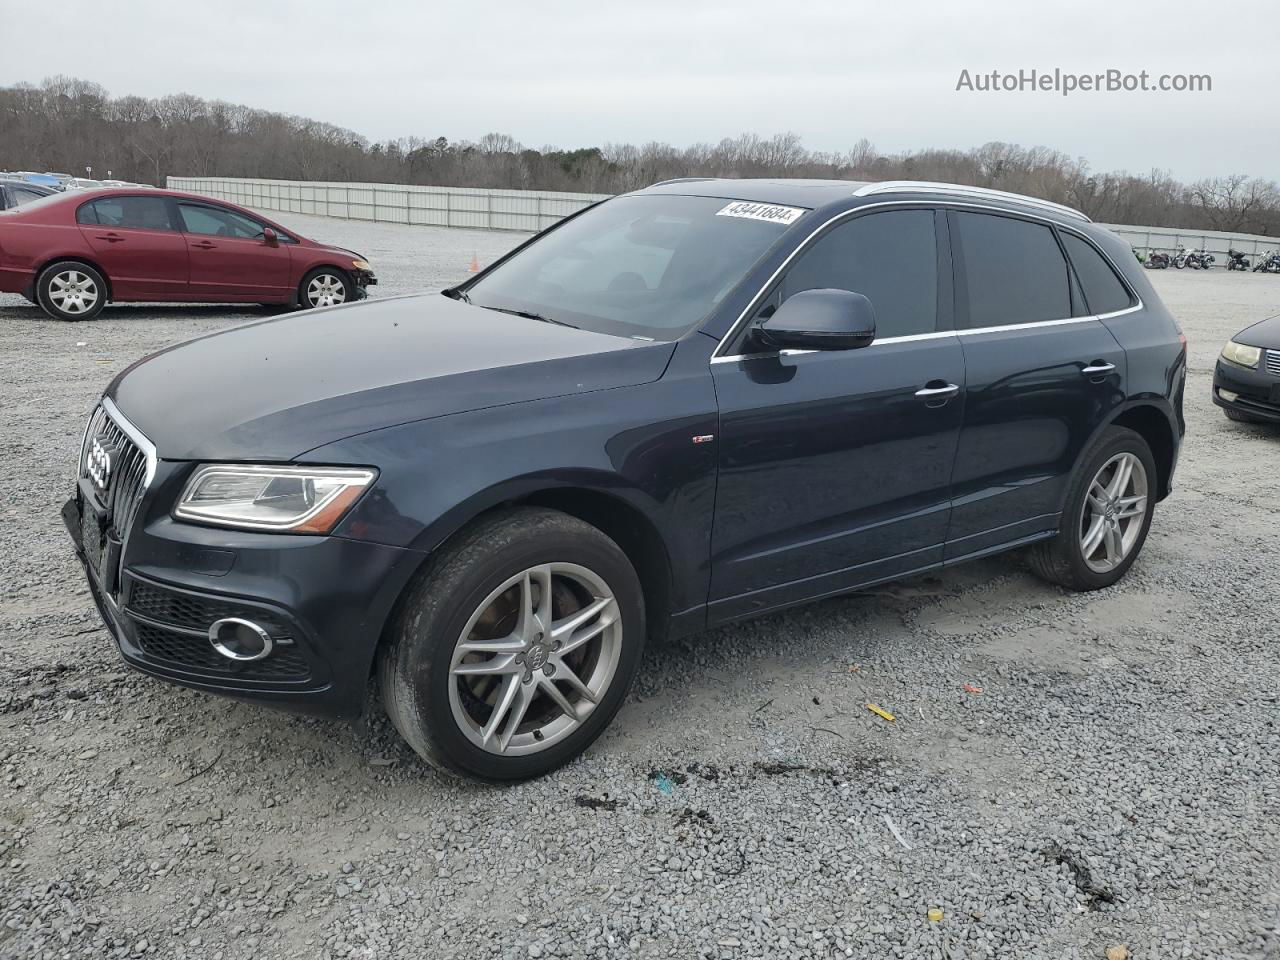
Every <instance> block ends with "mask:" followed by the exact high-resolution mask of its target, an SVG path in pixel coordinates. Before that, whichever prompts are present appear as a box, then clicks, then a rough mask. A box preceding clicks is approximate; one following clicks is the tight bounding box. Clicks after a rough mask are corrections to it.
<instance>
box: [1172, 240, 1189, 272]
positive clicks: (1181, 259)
mask: <svg viewBox="0 0 1280 960" xmlns="http://www.w3.org/2000/svg"><path fill="white" fill-rule="evenodd" d="M1170 262H1171V263H1172V264H1173V266H1174V268H1175V269H1177V270H1181V269H1182V268H1183V267H1185V266H1186V265H1187V248H1186V247H1184V246H1183V245H1182V244H1178V249H1177V250H1175V251H1174V254H1173V260H1172V261H1170Z"/></svg>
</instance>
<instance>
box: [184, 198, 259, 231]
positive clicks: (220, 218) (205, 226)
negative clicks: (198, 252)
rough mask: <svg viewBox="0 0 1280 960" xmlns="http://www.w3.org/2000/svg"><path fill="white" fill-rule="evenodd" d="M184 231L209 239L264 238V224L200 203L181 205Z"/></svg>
mask: <svg viewBox="0 0 1280 960" xmlns="http://www.w3.org/2000/svg"><path fill="white" fill-rule="evenodd" d="M178 210H179V211H180V212H181V214H182V224H183V227H182V229H183V230H185V231H186V232H187V233H198V234H201V235H203V236H207V237H240V238H242V239H246V240H253V239H256V238H257V237H261V236H262V224H260V223H259V222H258V221H256V220H250V219H249V218H248V217H244V216H241V215H240V214H238V213H235V212H233V211H231V210H225V209H223V208H222V207H207V206H205V205H203V204H198V203H180V204H178Z"/></svg>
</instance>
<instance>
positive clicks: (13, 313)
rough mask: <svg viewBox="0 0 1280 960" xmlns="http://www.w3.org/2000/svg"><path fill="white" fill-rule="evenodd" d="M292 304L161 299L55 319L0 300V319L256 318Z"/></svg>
mask: <svg viewBox="0 0 1280 960" xmlns="http://www.w3.org/2000/svg"><path fill="white" fill-rule="evenodd" d="M293 309H294V308H293V307H290V306H287V305H283V304H280V305H277V304H271V305H262V304H256V303H221V304H204V303H199V304H192V303H188V304H174V303H169V304H164V303H137V304H134V303H119V304H111V305H110V306H108V307H105V308H103V311H102V312H101V313H100V314H98V316H96V317H94V318H93V319H92V320H56V319H54V318H53V317H51V316H49V315H48V314H47V313H45V312H44V311H43V310H42V309H40V307H38V306H36V305H35V304H31V303H25V302H20V303H9V304H0V319H3V320H27V321H35V322H40V323H50V324H59V325H64V326H66V327H69V328H70V327H78V326H89V325H92V324H94V323H103V322H108V321H112V320H166V321H174V320H179V321H181V320H216V319H219V318H222V317H237V318H243V319H256V318H259V317H273V316H277V315H279V314H282V313H289V312H292V310H293Z"/></svg>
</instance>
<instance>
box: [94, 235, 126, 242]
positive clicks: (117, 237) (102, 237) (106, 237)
mask: <svg viewBox="0 0 1280 960" xmlns="http://www.w3.org/2000/svg"><path fill="white" fill-rule="evenodd" d="M93 239H95V240H105V241H107V243H120V242H121V241H123V240H124V237H122V236H120V234H118V233H100V234H98V235H97V236H95V237H94V238H93Z"/></svg>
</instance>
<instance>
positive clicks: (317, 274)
mask: <svg viewBox="0 0 1280 960" xmlns="http://www.w3.org/2000/svg"><path fill="white" fill-rule="evenodd" d="M355 292H356V288H355V284H353V283H352V282H351V278H350V277H349V276H347V274H346V273H345V272H344V271H342V270H338V269H336V268H334V267H317V268H316V269H315V270H312V271H311V272H310V273H308V274H307V275H306V276H305V277H303V278H302V283H301V284H300V285H299V287H298V303H300V304H301V305H302V306H303V307H305V308H307V309H308V310H310V309H313V308H315V307H337V306H341V305H342V304H344V303H350V302H351V301H352V300H354V299H355Z"/></svg>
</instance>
